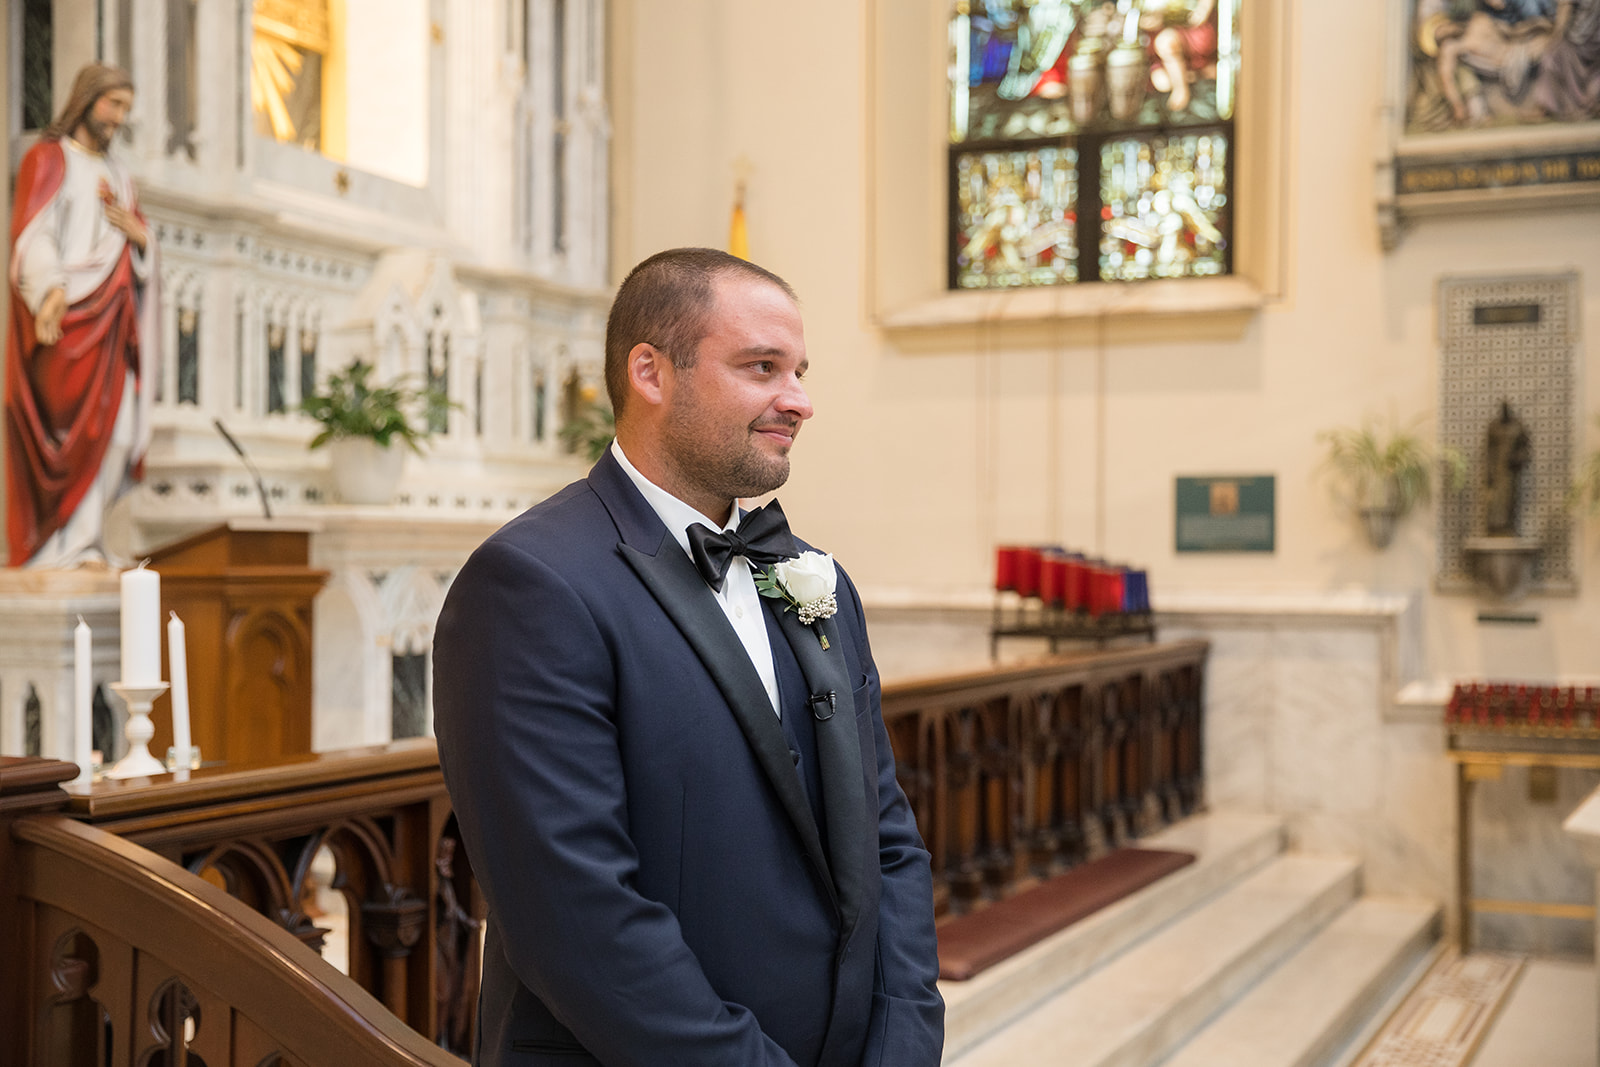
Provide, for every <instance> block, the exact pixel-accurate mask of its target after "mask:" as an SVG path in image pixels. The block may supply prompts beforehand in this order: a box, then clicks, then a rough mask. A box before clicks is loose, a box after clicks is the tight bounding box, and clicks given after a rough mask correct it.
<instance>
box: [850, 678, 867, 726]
mask: <svg viewBox="0 0 1600 1067" xmlns="http://www.w3.org/2000/svg"><path fill="white" fill-rule="evenodd" d="M850 699H851V700H852V701H853V702H854V704H855V709H856V718H858V719H859V718H861V717H862V716H863V715H867V714H869V713H870V712H871V711H872V682H871V681H870V680H869V679H868V678H867V676H866V675H862V676H861V677H860V678H857V679H856V687H855V688H854V689H852V690H851V691H850Z"/></svg>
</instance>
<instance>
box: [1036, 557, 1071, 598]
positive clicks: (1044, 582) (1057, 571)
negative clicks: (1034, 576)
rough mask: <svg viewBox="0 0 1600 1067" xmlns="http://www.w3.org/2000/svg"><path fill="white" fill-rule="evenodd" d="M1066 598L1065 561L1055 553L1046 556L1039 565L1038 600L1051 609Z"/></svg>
mask: <svg viewBox="0 0 1600 1067" xmlns="http://www.w3.org/2000/svg"><path fill="white" fill-rule="evenodd" d="M1066 597H1067V561H1066V560H1065V559H1063V558H1062V557H1060V556H1058V555H1056V554H1055V553H1053V552H1052V553H1050V554H1049V555H1046V556H1045V557H1044V558H1043V560H1042V561H1041V562H1040V564H1039V599H1040V600H1043V601H1044V602H1045V604H1046V605H1047V606H1049V607H1052V608H1058V607H1060V606H1061V605H1062V604H1064V603H1065V602H1066Z"/></svg>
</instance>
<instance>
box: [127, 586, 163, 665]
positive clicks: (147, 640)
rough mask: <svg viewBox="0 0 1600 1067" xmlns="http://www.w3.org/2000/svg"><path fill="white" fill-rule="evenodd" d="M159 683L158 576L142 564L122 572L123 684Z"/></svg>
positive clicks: (159, 610) (159, 625) (159, 608)
mask: <svg viewBox="0 0 1600 1067" xmlns="http://www.w3.org/2000/svg"><path fill="white" fill-rule="evenodd" d="M160 681H161V576H160V575H159V574H157V573H156V572H155V571H152V570H149V569H147V568H146V567H145V565H144V564H143V563H141V564H139V565H138V566H137V567H135V568H133V569H132V570H126V571H123V572H122V684H123V685H156V684H158V683H160Z"/></svg>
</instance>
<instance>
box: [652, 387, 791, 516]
mask: <svg viewBox="0 0 1600 1067" xmlns="http://www.w3.org/2000/svg"><path fill="white" fill-rule="evenodd" d="M679 399H680V403H683V405H684V406H683V407H682V408H680V409H679V413H676V414H674V415H673V417H671V418H670V419H668V420H667V424H666V427H665V430H664V433H663V436H662V444H663V445H664V447H665V449H666V452H667V458H668V460H669V462H670V463H671V464H672V465H673V466H674V467H675V468H677V471H678V475H679V477H680V478H681V479H682V480H683V481H685V482H689V483H692V484H693V485H695V486H696V487H697V488H699V489H702V490H704V491H705V492H706V493H707V494H709V495H713V496H715V497H717V498H718V499H722V500H738V499H741V498H744V497H752V496H761V495H762V494H763V493H770V492H772V491H773V490H774V489H777V488H779V487H780V486H782V485H783V483H785V482H787V481H788V480H789V457H788V456H787V455H769V454H766V453H763V452H762V451H761V450H760V448H759V447H758V445H757V443H756V441H755V439H754V435H755V433H756V427H757V426H758V425H762V420H759V419H758V420H756V422H754V423H752V424H751V425H750V426H748V427H746V428H745V431H744V437H743V438H742V439H740V440H734V441H711V440H707V439H706V437H705V435H704V433H703V432H700V430H699V429H698V428H697V427H696V426H695V425H694V422H693V420H692V419H688V418H685V417H684V415H683V414H682V412H683V411H685V410H687V409H689V408H692V407H693V405H694V400H693V398H692V397H691V396H683V397H680V398H679ZM768 423H769V424H770V420H768ZM786 425H787V424H786ZM796 429H798V427H796Z"/></svg>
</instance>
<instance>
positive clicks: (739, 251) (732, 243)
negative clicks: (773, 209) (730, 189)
mask: <svg viewBox="0 0 1600 1067" xmlns="http://www.w3.org/2000/svg"><path fill="white" fill-rule="evenodd" d="M728 254H729V255H730V256H738V257H739V258H740V259H749V258H750V232H749V230H747V229H746V228H745V222H744V183H743V182H740V183H739V189H738V192H737V193H735V194H734V198H733V219H732V221H731V222H729V223H728Z"/></svg>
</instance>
